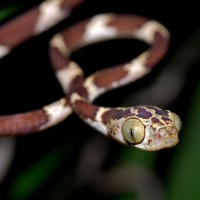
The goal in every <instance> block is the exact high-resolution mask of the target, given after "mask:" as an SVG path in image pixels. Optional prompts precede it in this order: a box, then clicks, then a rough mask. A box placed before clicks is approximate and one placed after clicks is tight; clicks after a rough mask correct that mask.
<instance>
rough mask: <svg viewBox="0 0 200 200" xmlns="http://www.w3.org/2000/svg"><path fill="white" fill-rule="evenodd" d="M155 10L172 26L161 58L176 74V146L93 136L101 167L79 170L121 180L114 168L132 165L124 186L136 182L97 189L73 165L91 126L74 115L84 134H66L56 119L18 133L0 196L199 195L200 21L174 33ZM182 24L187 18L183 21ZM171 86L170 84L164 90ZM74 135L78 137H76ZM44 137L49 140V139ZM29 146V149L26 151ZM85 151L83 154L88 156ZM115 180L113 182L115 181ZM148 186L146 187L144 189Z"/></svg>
mask: <svg viewBox="0 0 200 200" xmlns="http://www.w3.org/2000/svg"><path fill="white" fill-rule="evenodd" d="M104 3H105V2H104ZM16 5H17V6H16ZM16 5H14V6H10V7H8V8H4V9H1V10H0V20H2V19H5V18H6V17H8V16H10V15H12V14H13V13H15V12H16V11H17V10H19V9H20V8H21V4H16ZM119 7H120V6H119ZM141 7H142V6H141ZM147 7H148V6H147ZM170 8H171V7H170ZM170 12H171V14H172V16H175V15H176V12H177V11H174V12H175V14H173V11H172V10H170ZM146 13H147V12H145V11H141V13H140V12H139V11H138V13H136V14H146ZM148 14H149V13H147V15H148ZM151 15H153V14H150V16H151ZM179 15H180V17H179ZM179 15H177V18H176V19H175V20H177V22H180V24H181V23H182V22H181V20H180V19H181V17H182V16H181V14H179ZM160 16H161V19H162V20H163V21H165V24H168V27H169V28H171V32H172V45H171V49H170V53H169V55H168V56H167V59H168V60H169V61H167V64H166V66H165V68H167V67H168V68H170V67H171V69H172V73H176V74H178V75H177V77H178V81H179V82H178V85H179V86H180V87H179V91H177V94H176V95H175V96H176V97H175V96H174V97H173V101H172V102H170V103H169V107H170V109H173V110H174V109H175V111H176V112H177V113H178V114H179V113H180V116H181V118H182V119H183V130H182V131H181V133H180V142H179V144H178V146H177V147H174V148H173V149H167V150H162V151H160V152H144V151H141V150H138V149H132V148H128V147H122V146H120V145H119V144H115V143H113V142H110V143H111V144H109V145H110V146H109V145H108V146H109V147H108V146H106V145H105V147H104V142H105V141H104V140H106V139H104V140H103V142H102V141H101V140H100V142H97V143H95V142H94V144H95V145H96V148H97V147H98V148H99V149H98V150H99V152H103V150H101V148H102V147H103V148H105V149H106V155H105V156H104V157H102V160H100V161H99V162H100V166H99V168H100V169H98V170H101V172H98V170H97V171H95V172H94V174H92V169H93V168H94V167H91V166H90V164H88V163H86V164H85V165H86V166H88V168H87V167H86V169H85V171H84V172H85V175H87V176H89V174H90V173H91V174H92V176H93V178H94V177H95V173H96V174H97V173H102V177H104V176H105V180H108V179H109V178H108V177H112V175H113V174H112V173H114V174H115V173H116V174H115V178H116V180H115V179H114V181H113V182H115V183H116V184H117V182H119V184H120V183H121V184H122V183H124V182H123V181H122V180H121V179H120V176H119V174H120V173H121V171H122V170H123V169H126V167H124V166H132V167H133V168H132V170H133V171H131V170H130V172H131V173H130V174H129V173H128V172H127V174H126V173H125V172H124V179H125V181H126V179H127V188H128V185H129V186H130V183H132V182H131V181H130V180H129V181H128V179H129V178H130V177H132V175H134V176H135V179H134V178H133V179H134V180H133V181H135V182H137V183H138V184H137V183H134V184H133V188H132V189H130V188H129V189H127V191H126V190H122V191H120V190H118V191H117V189H116V191H115V192H116V193H114V194H113V193H112V192H110V193H109V192H108V194H107V193H106V194H103V193H99V191H96V190H93V189H91V188H92V187H91V185H92V186H95V183H94V182H93V181H92V178H91V180H88V182H87V181H85V180H84V179H83V178H80V177H79V176H78V175H77V171H78V170H77V168H78V167H79V166H81V167H80V168H84V167H83V166H85V165H81V164H80V163H79V162H80V160H81V158H82V157H84V156H83V154H84V153H82V152H85V151H86V150H85V149H87V148H89V147H88V146H89V144H88V142H87V140H89V141H90V138H91V137H92V135H93V134H94V131H91V129H90V128H85V126H86V125H85V124H81V122H80V121H78V122H80V129H79V130H81V129H82V127H84V128H83V129H82V130H84V131H83V132H84V134H85V135H86V136H84V137H83V136H80V135H79V136H77V134H73V135H72V136H71V138H70V139H69V138H68V137H66V136H65V135H66V132H65V131H64V130H63V127H64V128H66V127H65V125H63V124H61V127H59V128H53V130H50V131H49V132H46V133H43V134H41V135H40V134H37V135H36V136H27V138H26V137H25V138H18V150H17V152H16V158H15V159H14V161H13V166H12V167H11V169H10V172H9V174H8V175H7V177H6V178H5V181H4V183H3V184H2V186H1V188H0V193H1V195H2V197H3V198H2V199H8V200H19V199H20V200H25V199H36V198H38V197H42V198H43V199H50V200H51V199H52V200H53V199H56V200H59V199H60V200H62V199H75V197H79V196H81V197H82V198H84V195H85V196H87V197H90V198H95V199H117V200H129V199H136V200H145V199H154V200H155V199H158V200H159V199H160V200H162V199H166V200H174V199H183V200H187V199H200V192H199V185H200V175H199V169H200V159H198V157H199V153H200V147H199V142H200V134H199V133H200V126H199V124H200V121H199V120H200V117H199V113H200V104H199V102H200V81H199V76H198V65H199V63H200V56H199V43H200V41H199V38H200V30H199V28H200V24H196V27H195V28H193V29H192V30H193V31H191V32H190V31H188V32H182V33H183V35H181V36H180V37H178V36H177V35H178V33H176V31H177V30H178V28H174V27H173V23H171V22H172V20H173V19H169V22H167V20H165V16H164V14H163V15H162V14H160ZM163 16H164V17H163ZM166 18H167V17H166ZM186 18H187V17H185V18H184V19H186ZM190 19H192V18H190ZM193 19H195V18H193ZM170 20H171V21H170ZM183 21H184V20H183ZM196 21H197V20H196ZM174 24H175V23H174ZM186 25H188V24H187V23H186ZM174 26H176V25H174ZM177 26H178V25H177ZM188 26H189V25H188ZM191 26H192V25H191ZM182 27H183V28H182V30H185V25H184V26H182ZM190 28H192V27H190ZM188 29H189V28H188ZM180 32H181V31H179V34H180ZM184 34H185V35H184ZM184 37H185V38H184ZM176 39H177V40H176ZM175 40H176V41H175ZM167 59H166V60H167ZM166 60H165V61H166ZM153 78H154V77H153ZM170 78H171V79H170ZM170 78H169V81H173V79H172V76H171V77H170ZM155 79H156V78H155ZM155 79H154V80H155ZM166 84H167V83H166ZM187 85H188V86H187ZM172 89H173V88H170V90H172ZM174 90H175V87H174ZM167 95H168V94H167ZM169 95H170V94H169ZM73 120H74V118H73V117H72V119H71V121H70V120H69V121H70V122H71V124H72V123H74V122H73ZM70 122H69V124H70ZM78 126H79V125H78ZM76 129H78V127H77V128H76ZM55 132H56V135H55ZM69 132H70V131H69ZM73 133H74V129H73ZM79 133H80V132H79ZM47 134H49V135H48V137H49V139H46V135H47ZM54 135H55V136H54ZM58 135H59V136H58ZM55 137H60V140H58V139H55ZM77 137H78V138H79V139H78V141H77ZM40 140H41V141H40ZM50 140H52V141H53V142H50ZM91 141H93V139H91ZM54 142H55V143H54ZM32 143H33V144H32ZM20 145H21V146H20ZM98 145H100V146H98ZM31 149H33V150H32V151H31ZM74 149H75V150H74ZM90 149H91V151H92V153H94V152H93V151H95V148H94V147H90ZM24 152H25V153H24ZM92 153H91V155H92ZM91 155H90V154H87V156H88V157H90V156H91ZM87 156H86V157H87ZM95 157H96V158H98V157H99V159H100V157H101V156H100V155H98V153H97V154H94V158H95ZM94 158H93V159H94ZM89 161H91V160H89ZM85 162H86V161H85ZM140 169H141V170H140ZM84 172H83V173H84ZM117 172H118V173H117ZM118 176H119V177H118ZM145 176H146V177H145ZM86 179H87V178H86ZM146 179H149V180H146ZM95 180H96V179H95ZM98 180H99V179H98ZM119 180H120V181H119ZM81 181H83V184H82V185H81V184H80V183H81ZM101 181H102V180H101ZM101 181H99V182H101ZM97 182H98V181H97ZM113 182H112V181H111V183H112V184H114V183H113ZM157 183H158V184H157ZM79 184H80V186H79ZM146 184H147V185H146ZM105 185H106V183H105ZM115 186H116V187H117V185H115ZM125 186H126V183H125ZM153 186H155V187H153ZM110 187H112V185H111V186H110ZM113 187H114V186H113ZM134 187H136V189H134ZM141 187H143V188H141ZM148 187H149V188H150V190H151V191H150V192H149V190H148ZM122 188H123V187H122ZM143 192H144V193H146V194H150V195H155V196H149V198H148V197H147V195H146V196H145V195H142V193H143ZM117 193H119V194H117ZM152 193H155V194H152ZM156 196H157V198H156Z"/></svg>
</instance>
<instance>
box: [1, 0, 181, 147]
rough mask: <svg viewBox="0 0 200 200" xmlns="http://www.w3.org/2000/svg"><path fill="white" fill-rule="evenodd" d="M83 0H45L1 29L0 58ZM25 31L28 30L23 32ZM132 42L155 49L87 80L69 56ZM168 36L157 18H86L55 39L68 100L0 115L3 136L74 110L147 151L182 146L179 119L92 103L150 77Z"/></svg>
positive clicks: (53, 54) (54, 58)
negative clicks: (85, 49)
mask: <svg viewBox="0 0 200 200" xmlns="http://www.w3.org/2000/svg"><path fill="white" fill-rule="evenodd" d="M82 1H83V0H74V1H70V0H46V1H44V2H43V3H42V4H41V5H40V6H38V7H35V8H33V9H32V10H30V11H28V12H27V13H25V14H22V15H21V16H19V17H18V18H16V19H14V20H12V21H10V22H8V23H6V24H5V25H3V26H2V27H1V28H0V57H3V56H5V55H6V54H8V53H9V52H10V51H11V50H12V49H13V48H14V47H15V46H17V45H18V44H20V43H21V42H23V41H25V40H27V39H28V38H30V37H32V36H34V35H37V34H40V33H41V32H43V31H45V30H46V29H48V28H50V27H51V26H52V25H54V24H56V23H57V22H58V21H60V20H62V19H63V18H66V17H67V16H68V15H69V11H70V10H72V9H73V8H75V7H76V6H77V5H79V4H80V3H82ZM24 27H26V29H24ZM113 38H133V39H138V40H142V41H144V42H146V43H147V44H148V45H150V48H149V49H148V50H146V51H145V52H143V53H142V54H140V55H139V56H138V57H136V58H134V59H133V60H131V61H130V62H127V63H124V64H121V65H118V66H115V67H111V68H108V69H103V70H101V71H98V72H96V73H94V74H92V75H91V76H89V77H88V78H86V79H85V78H84V75H83V71H82V69H81V68H80V67H79V66H78V64H77V63H76V62H74V61H72V60H71V59H70V57H69V56H70V54H71V53H72V52H73V51H75V50H77V49H79V48H82V47H83V46H85V45H89V44H92V43H95V42H100V41H104V40H109V39H113ZM168 44H169V33H168V31H167V30H166V28H165V27H163V26H162V25H161V24H160V23H158V22H157V21H154V20H149V19H147V18H144V17H140V16H135V15H122V14H121V15H116V14H114V13H108V14H100V15H96V16H94V17H92V18H90V19H86V20H83V21H81V22H79V23H77V24H75V25H72V26H71V27H68V28H67V29H66V30H64V31H63V32H61V33H58V34H56V35H55V36H54V37H53V38H52V40H51V41H50V50H49V51H50V59H51V62H52V67H53V69H54V70H55V74H56V77H57V78H58V80H59V82H60V84H61V86H62V88H63V91H64V92H65V94H66V97H64V98H62V99H60V100H58V101H56V102H54V103H52V104H50V105H47V106H44V107H43V108H42V109H38V110H35V111H30V112H27V113H20V114H14V115H7V116H1V117H0V135H1V136H15V135H25V134H28V133H33V132H38V131H42V130H44V129H47V128H49V127H51V126H54V125H56V124H58V123H59V122H61V121H62V120H64V119H65V118H66V117H68V116H69V115H70V114H71V113H72V112H73V111H74V112H75V113H76V114H77V115H78V116H79V117H80V118H81V119H82V120H84V121H85V122H86V123H87V124H89V125H90V126H92V127H93V128H95V129H97V130H98V131H100V132H101V133H103V134H104V135H106V136H108V137H111V138H113V139H115V140H116V141H118V142H120V143H122V144H124V145H128V146H134V147H137V148H140V149H143V150H148V151H155V150H159V149H162V148H169V147H172V146H174V145H176V144H177V143H178V132H179V131H180V129H181V121H180V118H179V117H178V116H177V115H176V114H175V113H172V112H170V111H168V110H162V109H160V108H158V107H155V106H135V107H129V108H121V107H120V108H106V107H101V106H97V105H94V104H92V102H93V101H94V99H96V98H97V97H98V96H99V95H101V94H103V93H104V92H107V91H109V90H111V89H114V88H117V87H120V86H123V85H126V84H128V83H131V82H133V81H135V80H137V79H139V78H141V77H142V76H144V75H146V74H147V73H149V72H150V71H151V70H152V68H153V67H154V66H155V65H156V64H157V62H158V61H160V59H161V58H162V57H163V56H164V54H165V53H166V50H167V48H168Z"/></svg>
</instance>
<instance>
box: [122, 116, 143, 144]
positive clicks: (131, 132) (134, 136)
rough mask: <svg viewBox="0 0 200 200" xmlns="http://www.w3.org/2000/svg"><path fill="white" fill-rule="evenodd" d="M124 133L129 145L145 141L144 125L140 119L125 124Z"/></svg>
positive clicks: (129, 120)
mask: <svg viewBox="0 0 200 200" xmlns="http://www.w3.org/2000/svg"><path fill="white" fill-rule="evenodd" d="M122 133H123V136H124V138H125V140H126V141H127V142H128V143H130V144H138V143H140V142H142V141H143V139H144V135H145V131H144V125H143V124H142V122H141V121H140V120H138V119H127V120H126V121H125V123H124V124H123V127H122Z"/></svg>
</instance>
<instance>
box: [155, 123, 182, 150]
mask: <svg viewBox="0 0 200 200" xmlns="http://www.w3.org/2000/svg"><path fill="white" fill-rule="evenodd" d="M156 136H157V137H156V138H155V139H156V140H157V144H158V146H160V149H162V148H170V147H173V146H175V145H176V144H178V141H179V139H178V131H177V129H176V128H175V127H174V126H165V127H162V128H160V129H158V131H157V134H156Z"/></svg>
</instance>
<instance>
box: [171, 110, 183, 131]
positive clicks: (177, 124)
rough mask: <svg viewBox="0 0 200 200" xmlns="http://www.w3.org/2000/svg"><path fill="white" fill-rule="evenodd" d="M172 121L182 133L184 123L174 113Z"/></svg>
mask: <svg viewBox="0 0 200 200" xmlns="http://www.w3.org/2000/svg"><path fill="white" fill-rule="evenodd" d="M172 121H173V122H174V125H175V127H176V129H177V131H178V132H180V130H181V127H182V122H181V119H180V118H179V116H178V115H177V114H175V113H172Z"/></svg>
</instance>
